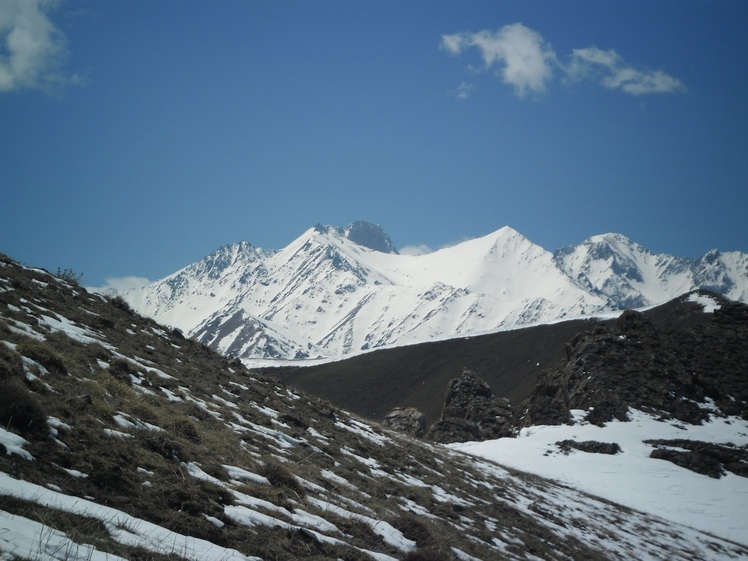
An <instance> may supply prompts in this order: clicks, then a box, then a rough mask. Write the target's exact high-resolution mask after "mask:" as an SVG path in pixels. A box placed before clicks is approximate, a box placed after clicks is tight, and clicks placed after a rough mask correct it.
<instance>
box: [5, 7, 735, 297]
mask: <svg viewBox="0 0 748 561" xmlns="http://www.w3.org/2000/svg"><path fill="white" fill-rule="evenodd" d="M746 25H748V3H747V2H742V1H734V2H696V1H689V0H681V1H674V0H673V1H658V0H647V1H646V2H645V1H641V2H640V1H631V0H627V1H625V2H623V1H622V2H617V1H606V2H599V1H591V0H590V1H573V0H572V1H570V2H556V1H552V2H551V1H548V2H526V1H518V2H512V1H507V2H488V1H480V2H475V1H469V0H468V1H438V0H429V1H417V0H416V1H408V2H401V1H393V0H377V1H373V0H372V1H365V0H361V1H316V0H305V1H283V0H277V1H272V2H271V1H243V0H242V1H239V0H235V1H228V0H216V1H212V2H204V1H197V0H184V1H180V2H177V1H176V0H169V1H167V0H152V1H145V0H142V1H140V0H139V1H124V0H122V1H107V2H101V1H99V0H91V1H87V0H75V1H73V0H62V1H60V2H35V1H32V0H19V1H17V0H2V2H0V188H1V189H2V221H0V242H1V243H0V251H2V252H3V253H6V254H8V255H10V256H11V257H13V258H15V259H17V260H19V261H21V262H23V263H26V264H29V265H35V266H40V267H44V268H47V269H49V270H52V271H54V270H56V269H57V268H58V267H59V268H62V269H67V268H70V269H73V270H75V271H77V272H79V273H82V274H83V275H84V278H83V280H84V282H85V283H86V284H89V285H101V284H103V283H104V282H105V281H106V279H108V278H121V277H126V276H129V275H134V276H139V277H147V278H149V279H152V280H155V279H157V278H160V277H163V276H165V275H167V274H169V273H171V272H174V271H176V270H177V269H179V268H181V267H183V266H185V265H187V264H189V263H191V262H193V261H196V260H198V259H200V258H201V257H203V256H205V255H207V254H208V253H209V252H211V251H212V250H214V249H216V248H218V247H220V246H222V245H224V244H227V243H232V242H237V241H241V240H246V241H249V242H250V243H252V244H254V245H256V246H260V247H264V248H267V249H277V248H281V247H283V246H285V245H286V244H288V243H289V242H290V241H292V240H293V239H294V238H295V237H297V236H298V235H299V234H301V233H302V232H303V231H304V230H306V229H307V228H309V227H311V226H313V225H314V224H316V223H318V222H319V223H324V224H334V225H341V226H342V225H346V224H348V223H350V222H352V221H354V220H358V219H365V220H370V221H372V222H377V223H379V224H381V225H382V226H383V227H384V229H385V230H386V231H387V232H388V233H389V234H390V236H391V237H392V239H393V241H394V242H395V244H396V245H397V246H398V247H401V248H402V247H405V246H419V245H425V246H428V247H430V248H434V249H436V248H439V247H442V246H445V245H449V244H452V243H455V242H458V241H461V240H464V239H468V238H472V237H477V236H481V235H485V234H487V233H490V232H492V231H494V230H496V229H498V228H500V227H502V226H504V225H510V226H512V227H514V228H515V229H517V230H519V231H520V232H521V233H523V234H524V235H525V236H527V237H528V238H529V239H530V240H532V241H533V242H535V243H538V244H540V245H542V246H543V247H545V248H547V249H550V250H553V249H556V248H558V247H561V246H564V245H569V244H575V243H579V242H581V241H583V240H584V239H585V238H587V237H589V236H591V235H594V234H600V233H605V232H618V233H622V234H625V235H627V236H628V237H630V238H631V239H633V240H634V241H636V242H638V243H640V244H642V245H643V246H645V247H647V248H649V249H650V250H652V251H654V252H666V253H671V254H674V255H678V256H692V257H697V256H700V255H702V254H703V253H705V252H706V251H707V250H709V249H711V248H719V249H721V250H741V251H748V225H746V214H747V212H746V211H747V209H748V33H746V32H745V29H746Z"/></svg>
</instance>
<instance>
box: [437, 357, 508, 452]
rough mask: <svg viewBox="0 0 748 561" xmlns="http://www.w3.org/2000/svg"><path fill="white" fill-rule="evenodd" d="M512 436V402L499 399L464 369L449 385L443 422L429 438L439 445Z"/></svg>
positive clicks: (483, 382)
mask: <svg viewBox="0 0 748 561" xmlns="http://www.w3.org/2000/svg"><path fill="white" fill-rule="evenodd" d="M511 434H512V405H511V402H510V401H509V400H508V399H506V398H496V397H495V396H494V394H493V391H491V388H490V387H489V386H488V384H487V383H486V382H485V381H484V380H482V379H481V378H479V377H478V376H476V375H475V373H474V372H473V371H471V370H468V369H465V370H463V372H462V374H461V375H460V376H459V377H457V378H453V379H452V380H451V381H450V383H449V389H448V390H447V395H446V398H445V401H444V410H443V411H442V416H441V419H440V420H439V421H437V422H436V423H435V424H434V425H433V426H432V427H431V429H430V431H429V433H428V438H429V439H431V440H434V441H437V442H466V441H470V440H490V439H494V438H501V437H503V436H510V435H511Z"/></svg>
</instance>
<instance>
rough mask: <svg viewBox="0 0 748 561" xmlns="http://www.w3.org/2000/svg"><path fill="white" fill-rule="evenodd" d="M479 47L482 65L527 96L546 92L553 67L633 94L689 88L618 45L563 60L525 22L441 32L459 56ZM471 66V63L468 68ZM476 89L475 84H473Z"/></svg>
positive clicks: (446, 45) (444, 42) (463, 95)
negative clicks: (645, 66)
mask: <svg viewBox="0 0 748 561" xmlns="http://www.w3.org/2000/svg"><path fill="white" fill-rule="evenodd" d="M469 47H475V48H477V49H478V51H480V54H481V57H482V58H483V64H484V68H483V69H484V70H495V72H496V75H497V76H499V77H500V78H501V79H502V81H503V82H505V83H507V84H510V85H511V86H513V87H514V89H515V92H516V93H517V95H519V96H520V97H523V96H524V95H526V94H527V93H528V92H533V93H536V94H538V93H542V92H544V91H545V90H546V88H547V85H548V83H549V82H550V81H551V80H552V78H553V74H554V71H555V70H560V72H561V73H562V74H563V75H565V76H566V77H567V79H569V80H570V81H574V80H593V81H596V82H599V83H600V84H602V85H603V86H604V87H606V88H609V89H618V90H621V91H623V92H626V93H628V94H632V95H644V94H652V93H670V92H678V91H685V90H686V87H685V85H684V84H683V83H682V82H681V81H680V80H678V79H677V78H674V77H672V76H670V75H668V74H666V73H665V72H662V71H661V70H654V71H652V70H640V69H637V68H635V67H634V66H632V65H630V64H627V63H626V62H625V61H624V60H623V58H622V57H621V56H620V55H619V54H618V53H616V52H615V51H614V50H608V51H604V50H602V49H599V48H597V47H588V48H585V49H573V50H572V54H571V60H570V62H569V64H567V65H563V64H561V63H560V62H559V60H558V57H557V56H556V53H555V51H554V50H553V48H552V47H551V46H550V44H549V43H548V42H546V41H545V39H543V37H542V36H541V35H540V33H538V32H537V31H534V30H532V29H530V28H528V27H525V26H524V25H522V24H521V23H515V24H512V25H505V26H504V27H502V28H501V29H499V30H498V31H488V30H483V31H478V32H475V33H473V32H464V33H455V34H451V35H443V36H442V41H441V48H442V49H444V50H445V51H447V52H449V53H451V54H453V55H459V54H462V52H463V51H464V50H465V49H466V48H469ZM469 68H470V69H472V67H469ZM466 85H467V84H465V83H464V82H463V84H462V85H461V86H460V87H459V88H457V90H456V92H457V93H456V95H457V97H459V98H461V99H465V98H466V97H467V96H468V94H469V93H470V91H469V90H467V89H463V88H464V86H466ZM470 89H471V90H472V86H470Z"/></svg>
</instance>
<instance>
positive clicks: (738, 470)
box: [645, 439, 748, 479]
mask: <svg viewBox="0 0 748 561" xmlns="http://www.w3.org/2000/svg"><path fill="white" fill-rule="evenodd" d="M645 442H646V443H647V444H652V445H654V446H655V447H656V448H655V449H654V450H652V452H651V453H650V455H649V457H650V458H656V459H660V460H668V461H669V462H673V463H674V464H675V465H678V466H680V467H684V468H686V469H690V470H691V471H695V472H696V473H701V474H703V475H708V476H709V477H713V478H715V479H718V478H720V477H722V476H723V475H725V473H726V472H728V471H730V472H732V473H734V474H735V475H740V476H743V477H748V448H745V447H742V448H737V447H734V446H732V447H731V446H725V445H721V444H713V443H711V442H701V441H698V440H684V439H678V440H647V441H645Z"/></svg>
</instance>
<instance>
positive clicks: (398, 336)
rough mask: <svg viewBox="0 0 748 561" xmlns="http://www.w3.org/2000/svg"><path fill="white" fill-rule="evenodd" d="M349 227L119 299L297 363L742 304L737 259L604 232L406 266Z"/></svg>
mask: <svg viewBox="0 0 748 561" xmlns="http://www.w3.org/2000/svg"><path fill="white" fill-rule="evenodd" d="M356 225H357V227H355V228H354V227H353V225H352V226H349V227H348V228H345V229H341V228H335V227H330V226H319V225H318V226H315V227H313V228H310V229H309V230H307V231H306V232H304V233H303V234H302V235H301V236H299V237H298V238H297V239H296V240H294V241H293V242H291V243H290V244H289V245H288V246H287V247H285V248H283V249H280V250H278V251H265V250H262V249H258V248H255V247H253V246H251V245H250V244H248V243H246V242H242V243H239V244H234V245H229V246H226V247H224V248H221V249H219V250H217V251H216V252H214V253H212V254H211V255H210V256H208V257H206V258H205V259H203V260H201V261H199V262H197V263H194V264H192V265H189V266H187V267H185V268H184V269H182V270H180V271H178V272H176V273H174V274H172V275H170V276H168V277H166V278H164V279H162V280H160V281H156V282H154V283H152V284H149V285H147V286H144V287H142V288H139V289H135V290H130V291H127V292H124V293H122V296H123V297H124V298H125V299H126V300H127V301H128V302H129V303H130V304H131V305H132V306H133V308H135V309H136V310H137V311H139V312H140V313H143V314H145V315H148V316H151V317H153V318H154V319H156V320H157V321H159V322H161V323H164V324H167V325H171V326H174V327H179V328H180V329H182V330H183V331H185V332H186V333H187V334H189V335H190V336H193V337H195V338H197V339H198V340H200V341H202V342H204V343H206V344H209V345H211V346H212V347H213V348H215V349H217V350H219V351H220V352H223V353H225V354H231V355H234V356H237V357H241V358H244V359H248V358H271V359H278V358H291V359H294V358H295V359H301V358H316V357H341V356H344V355H348V354H351V353H356V352H361V351H364V350H367V349H371V348H376V347H382V346H387V345H393V344H409V343H417V342H422V341H426V340H431V339H434V338H445V337H452V336H458V335H466V334H474V333H478V332H484V331H491V330H496V329H502V328H511V327H516V326H523V325H529V324H534V323H545V322H551V321H557V320H559V319H569V318H573V317H580V316H589V315H594V314H601V313H606V312H610V311H614V310H619V309H625V308H631V307H640V306H646V305H652V304H656V303H661V302H664V301H667V300H668V299H671V298H673V297H675V296H677V295H679V294H682V293H683V292H686V291H688V290H691V289H693V288H695V287H697V286H702V285H703V286H705V287H708V288H713V289H717V290H718V291H719V292H722V293H726V294H728V296H730V297H732V298H737V299H745V298H746V295H747V294H748V293H747V292H746V290H747V288H746V287H748V255H746V254H743V253H737V252H735V253H725V254H720V253H719V252H710V254H708V255H707V256H705V257H704V258H702V259H700V260H692V259H679V258H675V257H672V256H667V255H653V254H651V253H649V252H648V251H647V250H645V249H644V248H642V247H641V246H639V245H637V244H635V243H633V242H631V241H630V240H628V239H627V238H625V237H624V236H620V235H617V234H606V235H604V236H595V237H593V238H590V239H589V240H587V241H585V242H583V243H582V244H580V245H579V246H575V247H571V248H564V249H562V250H558V251H557V252H556V253H555V254H554V253H551V252H549V251H547V250H545V249H543V248H542V247H540V246H538V245H536V244H534V243H532V242H531V241H529V240H528V239H527V238H525V237H524V236H522V235H521V234H520V233H519V232H517V231H515V230H513V229H511V228H509V227H504V228H501V229H500V230H498V231H496V232H493V233H491V234H488V235H486V236H483V237H481V238H478V239H474V240H469V241H466V242H463V243H461V244H458V245H455V246H452V247H449V248H445V249H442V250H440V251H436V252H433V253H430V254H426V255H418V256H409V255H399V254H397V253H396V252H395V251H394V246H392V245H391V242H389V238H388V237H386V234H384V233H383V232H380V231H379V230H377V228H378V227H376V226H374V225H367V223H356ZM353 234H355V236H354V235H353ZM353 238H355V239H357V240H358V241H359V242H361V243H358V242H357V241H354V239H353ZM362 244H368V245H370V246H372V247H377V248H380V249H386V250H388V251H380V250H377V249H371V248H370V247H367V246H366V245H362Z"/></svg>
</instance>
